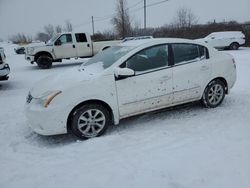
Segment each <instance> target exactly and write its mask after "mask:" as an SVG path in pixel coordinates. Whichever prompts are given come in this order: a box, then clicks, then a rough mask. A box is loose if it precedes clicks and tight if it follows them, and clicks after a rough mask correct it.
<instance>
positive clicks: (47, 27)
mask: <svg viewBox="0 0 250 188" xmlns="http://www.w3.org/2000/svg"><path fill="white" fill-rule="evenodd" d="M44 31H45V33H46V34H47V35H48V36H49V37H50V38H51V37H53V35H54V34H55V29H54V26H53V25H51V24H48V25H45V26H44Z"/></svg>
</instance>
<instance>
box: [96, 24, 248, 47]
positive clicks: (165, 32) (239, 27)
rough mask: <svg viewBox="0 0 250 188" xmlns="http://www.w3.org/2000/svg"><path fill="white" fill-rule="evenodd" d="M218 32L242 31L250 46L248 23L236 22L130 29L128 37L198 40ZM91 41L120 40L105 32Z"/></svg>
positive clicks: (111, 33) (98, 34) (114, 35)
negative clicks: (148, 36)
mask: <svg viewBox="0 0 250 188" xmlns="http://www.w3.org/2000/svg"><path fill="white" fill-rule="evenodd" d="M218 31H242V32H243V33H244V34H245V36H246V45H245V46H250V22H246V23H238V22H236V21H230V22H221V23H216V22H213V23H207V24H197V25H192V26H190V27H177V26H176V25H174V24H170V25H165V26H163V27H158V28H147V29H146V30H144V29H139V28H135V29H132V31H131V33H130V35H128V37H129V36H143V35H150V36H153V37H154V38H161V37H163V38H166V37H172V38H187V39H198V38H203V37H205V36H207V35H209V34H210V33H212V32H218ZM93 39H94V40H96V41H98V40H111V39H120V38H119V36H118V35H116V34H115V33H114V32H112V31H110V32H108V31H105V32H103V33H101V32H99V33H97V34H95V35H94V36H93Z"/></svg>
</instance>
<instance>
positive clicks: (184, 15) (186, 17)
mask: <svg viewBox="0 0 250 188" xmlns="http://www.w3.org/2000/svg"><path fill="white" fill-rule="evenodd" d="M197 23H198V18H197V17H196V15H195V14H194V13H193V12H192V10H191V9H188V8H185V7H183V8H180V9H179V10H178V11H177V14H176V17H175V18H174V22H173V24H172V25H173V26H175V27H178V28H190V27H192V26H193V25H196V24H197Z"/></svg>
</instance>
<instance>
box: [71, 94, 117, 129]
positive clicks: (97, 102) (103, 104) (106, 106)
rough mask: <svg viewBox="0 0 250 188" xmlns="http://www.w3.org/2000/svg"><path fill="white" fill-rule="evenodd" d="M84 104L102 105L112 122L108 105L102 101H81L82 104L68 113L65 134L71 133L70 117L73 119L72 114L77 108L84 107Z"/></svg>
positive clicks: (111, 113)
mask: <svg viewBox="0 0 250 188" xmlns="http://www.w3.org/2000/svg"><path fill="white" fill-rule="evenodd" d="M86 104H100V105H102V106H103V107H105V108H106V109H107V110H108V112H109V116H110V119H111V122H112V123H113V122H114V113H113V110H112V108H111V107H110V105H109V104H107V103H106V102H104V101H102V100H99V99H91V100H87V101H83V102H81V103H79V104H78V105H76V106H75V107H74V108H73V109H72V110H71V111H70V113H69V115H68V118H67V132H71V122H72V117H73V114H74V112H75V111H76V109H78V108H79V107H81V106H83V105H86Z"/></svg>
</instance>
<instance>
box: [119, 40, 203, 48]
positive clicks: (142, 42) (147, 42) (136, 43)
mask: <svg viewBox="0 0 250 188" xmlns="http://www.w3.org/2000/svg"><path fill="white" fill-rule="evenodd" d="M164 43H194V44H200V43H199V42H197V41H194V40H190V39H181V38H154V39H142V40H131V41H126V42H123V43H120V44H119V46H128V47H139V46H142V45H143V46H144V45H157V44H164Z"/></svg>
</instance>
